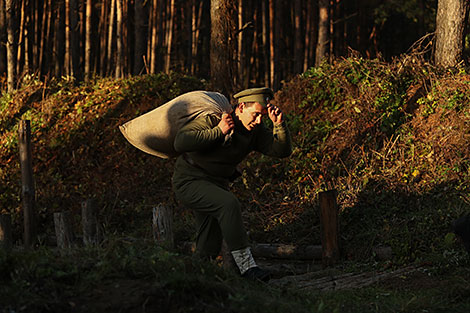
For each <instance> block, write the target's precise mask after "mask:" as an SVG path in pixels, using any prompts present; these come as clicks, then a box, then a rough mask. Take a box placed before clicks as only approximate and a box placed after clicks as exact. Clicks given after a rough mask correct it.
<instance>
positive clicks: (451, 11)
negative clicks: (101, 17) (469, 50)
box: [434, 0, 469, 67]
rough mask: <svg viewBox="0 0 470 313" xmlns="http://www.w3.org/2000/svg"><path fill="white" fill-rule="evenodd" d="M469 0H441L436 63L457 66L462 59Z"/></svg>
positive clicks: (437, 20) (437, 29) (438, 13)
mask: <svg viewBox="0 0 470 313" xmlns="http://www.w3.org/2000/svg"><path fill="white" fill-rule="evenodd" d="M468 8H469V2H468V0H439V2H438V6H437V16H436V51H435V59H434V60H435V63H436V65H438V66H442V67H452V66H456V65H457V64H458V63H460V62H461V61H462V52H463V47H464V33H465V25H466V22H467V16H468Z"/></svg>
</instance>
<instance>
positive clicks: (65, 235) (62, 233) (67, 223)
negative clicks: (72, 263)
mask: <svg viewBox="0 0 470 313" xmlns="http://www.w3.org/2000/svg"><path fill="white" fill-rule="evenodd" d="M54 225H55V235H56V238H57V247H59V248H60V249H67V248H71V247H72V246H73V231H72V226H71V217H70V212H57V213H54Z"/></svg>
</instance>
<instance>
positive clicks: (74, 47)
mask: <svg viewBox="0 0 470 313" xmlns="http://www.w3.org/2000/svg"><path fill="white" fill-rule="evenodd" d="M77 1H78V0H70V49H71V50H70V73H71V75H72V77H74V78H76V79H78V80H81V79H82V77H81V73H80V67H79V62H80V45H79V41H78V35H77V29H78V6H77V5H78V3H77Z"/></svg>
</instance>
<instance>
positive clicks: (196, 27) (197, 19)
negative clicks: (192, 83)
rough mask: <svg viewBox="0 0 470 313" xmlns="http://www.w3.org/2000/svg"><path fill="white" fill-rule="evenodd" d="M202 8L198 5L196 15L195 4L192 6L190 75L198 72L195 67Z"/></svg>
mask: <svg viewBox="0 0 470 313" xmlns="http://www.w3.org/2000/svg"><path fill="white" fill-rule="evenodd" d="M202 8H203V3H202V2H201V3H199V8H198V11H197V15H196V2H194V5H193V23H192V33H193V40H192V45H193V47H192V53H191V74H193V75H195V74H196V71H197V70H198V67H197V55H198V47H199V34H200V29H201V21H202Z"/></svg>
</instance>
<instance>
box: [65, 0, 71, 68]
mask: <svg viewBox="0 0 470 313" xmlns="http://www.w3.org/2000/svg"><path fill="white" fill-rule="evenodd" d="M70 1H71V0H65V55H64V70H65V75H67V76H71V75H72V66H71V63H72V58H71V57H70V51H71V47H72V44H71V42H72V36H71V34H70Z"/></svg>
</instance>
